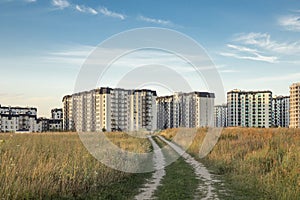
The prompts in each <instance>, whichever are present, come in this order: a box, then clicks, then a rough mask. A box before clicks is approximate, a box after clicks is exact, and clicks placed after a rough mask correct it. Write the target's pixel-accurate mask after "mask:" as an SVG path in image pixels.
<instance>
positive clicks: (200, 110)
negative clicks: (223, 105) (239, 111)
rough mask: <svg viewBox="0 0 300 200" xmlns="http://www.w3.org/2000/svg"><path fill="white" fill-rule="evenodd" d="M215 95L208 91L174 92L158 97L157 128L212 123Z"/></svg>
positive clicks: (201, 125) (208, 125) (207, 124)
mask: <svg viewBox="0 0 300 200" xmlns="http://www.w3.org/2000/svg"><path fill="white" fill-rule="evenodd" d="M214 99H215V95H214V94H213V93H208V92H191V93H175V94H174V95H171V96H163V97H158V98H157V99H156V107H157V128H158V129H167V128H177V127H186V128H196V127H212V126H213V125H214V116H213V115H214Z"/></svg>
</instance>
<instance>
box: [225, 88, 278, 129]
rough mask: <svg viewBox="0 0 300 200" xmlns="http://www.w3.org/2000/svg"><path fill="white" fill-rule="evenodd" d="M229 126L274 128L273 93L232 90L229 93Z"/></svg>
mask: <svg viewBox="0 0 300 200" xmlns="http://www.w3.org/2000/svg"><path fill="white" fill-rule="evenodd" d="M227 105H228V126H230V127H234V126H241V127H260V128H269V127H271V126H272V92H271V91H241V90H232V91H230V92H228V93H227Z"/></svg>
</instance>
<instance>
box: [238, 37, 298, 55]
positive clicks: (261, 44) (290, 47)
mask: <svg viewBox="0 0 300 200" xmlns="http://www.w3.org/2000/svg"><path fill="white" fill-rule="evenodd" d="M234 41H235V42H240V43H242V44H244V45H251V46H254V47H258V48H261V49H262V50H263V51H270V52H273V53H281V54H296V53H300V42H299V41H296V42H292V43H287V42H277V41H275V40H272V39H271V35H270V34H267V33H248V34H239V35H238V36H237V37H236V38H235V39H234Z"/></svg>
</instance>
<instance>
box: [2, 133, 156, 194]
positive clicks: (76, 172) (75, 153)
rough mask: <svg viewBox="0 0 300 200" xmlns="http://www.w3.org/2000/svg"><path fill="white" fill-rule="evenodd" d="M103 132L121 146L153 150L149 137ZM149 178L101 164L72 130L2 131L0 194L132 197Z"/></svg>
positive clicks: (143, 150) (136, 149)
mask: <svg viewBox="0 0 300 200" xmlns="http://www.w3.org/2000/svg"><path fill="white" fill-rule="evenodd" d="M106 134H107V136H108V138H109V139H110V140H111V141H112V142H113V143H115V144H117V145H119V146H120V147H121V148H123V149H126V150H129V151H132V152H148V151H150V150H151V144H150V143H149V141H148V140H147V139H142V138H134V137H130V136H128V135H126V134H124V133H106ZM108 153H109V150H108ZM112 159H113V158H112ZM141 167H142V166H141ZM148 177H151V174H150V173H146V174H130V173H125V172H120V171H117V170H114V169H111V168H109V167H106V166H104V165H103V164H101V163H100V162H99V161H98V160H96V159H95V158H94V157H92V156H91V155H90V154H89V152H88V151H87V150H86V149H85V147H84V146H83V144H82V143H81V140H80V139H79V137H78V135H77V134H76V133H41V134H38V133H37V134H9V133H6V134H0V198H1V199H62V198H63V199H74V198H76V199H86V198H88V199H132V198H133V197H134V196H135V195H136V194H137V193H138V192H139V187H140V186H141V185H142V184H143V183H144V182H145V179H146V178H148Z"/></svg>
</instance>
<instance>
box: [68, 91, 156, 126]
mask: <svg viewBox="0 0 300 200" xmlns="http://www.w3.org/2000/svg"><path fill="white" fill-rule="evenodd" d="M155 100H156V92H155V91H152V90H144V89H143V90H126V89H121V88H116V89H112V88H103V87H102V88H99V89H95V90H91V91H86V92H80V93H76V94H73V95H67V96H65V97H64V98H63V112H64V114H63V127H64V130H76V131H87V132H95V131H96V132H99V131H136V130H147V131H153V130H155V129H156V108H155Z"/></svg>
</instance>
